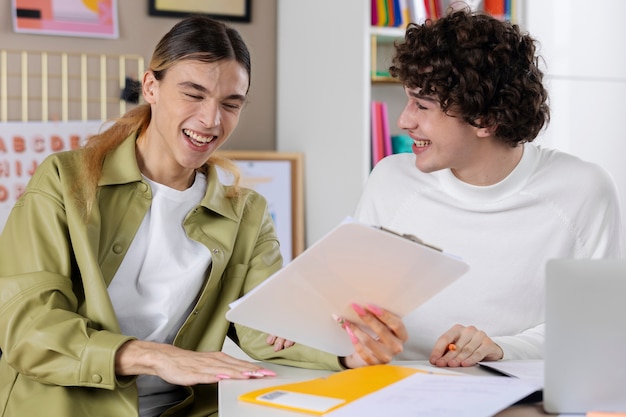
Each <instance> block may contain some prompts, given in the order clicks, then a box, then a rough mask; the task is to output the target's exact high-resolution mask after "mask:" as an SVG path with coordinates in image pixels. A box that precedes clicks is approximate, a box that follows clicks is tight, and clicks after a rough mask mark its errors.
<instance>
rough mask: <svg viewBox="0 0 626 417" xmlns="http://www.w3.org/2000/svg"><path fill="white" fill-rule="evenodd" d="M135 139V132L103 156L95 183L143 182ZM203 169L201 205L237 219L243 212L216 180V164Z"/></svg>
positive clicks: (101, 184)
mask: <svg viewBox="0 0 626 417" xmlns="http://www.w3.org/2000/svg"><path fill="white" fill-rule="evenodd" d="M136 141H137V132H134V133H132V134H131V135H130V136H128V137H127V138H126V139H125V140H124V141H123V142H122V143H121V144H120V145H119V146H118V147H117V148H115V149H113V150H112V151H111V152H110V153H109V154H107V155H106V157H105V158H104V162H103V164H102V174H101V176H100V180H99V181H98V186H107V185H119V184H128V183H132V182H139V181H143V177H142V175H141V171H140V170H139V166H138V165H137V155H136V151H135V142H136ZM202 171H203V172H204V173H205V174H206V176H207V189H206V193H205V195H204V198H203V199H202V201H201V202H200V205H201V206H203V207H206V208H207V209H208V210H211V211H213V212H215V213H217V214H220V215H222V216H224V217H228V218H229V219H232V220H237V219H239V218H240V217H241V214H242V213H240V211H241V208H239V209H238V207H239V205H237V204H235V202H236V200H237V197H235V198H229V197H227V196H226V186H224V184H222V183H221V182H220V181H219V178H218V174H217V169H216V168H215V166H213V165H209V166H204V167H203V168H202Z"/></svg>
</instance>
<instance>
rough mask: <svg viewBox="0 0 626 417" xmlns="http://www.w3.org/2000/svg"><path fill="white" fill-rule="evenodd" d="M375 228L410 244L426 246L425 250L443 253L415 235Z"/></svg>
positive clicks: (381, 227) (380, 227)
mask: <svg viewBox="0 0 626 417" xmlns="http://www.w3.org/2000/svg"><path fill="white" fill-rule="evenodd" d="M377 227H378V228H379V229H380V230H382V231H384V232H388V233H391V234H394V235H396V236H399V237H401V238H404V239H408V240H410V241H411V242H415V243H418V244H420V245H423V246H426V247H427V248H431V249H434V250H436V251H438V252H443V249H441V248H438V247H437V246H433V245H431V244H430V243H426V242H424V241H423V240H422V239H420V238H419V237H417V236H415V235H412V234H410V233H398V232H395V231H393V230H391V229H387V228H386V227H383V226H377Z"/></svg>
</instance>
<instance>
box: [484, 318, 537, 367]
mask: <svg viewBox="0 0 626 417" xmlns="http://www.w3.org/2000/svg"><path fill="white" fill-rule="evenodd" d="M544 334H545V325H544V324H540V325H538V326H535V327H533V328H530V329H528V330H525V331H524V332H522V333H520V334H517V335H514V336H497V337H492V339H493V341H494V342H495V343H497V344H498V345H499V346H500V347H501V348H502V351H503V352H504V357H503V358H502V359H542V358H543V349H544V340H545V336H544Z"/></svg>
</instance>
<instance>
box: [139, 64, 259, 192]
mask: <svg viewBox="0 0 626 417" xmlns="http://www.w3.org/2000/svg"><path fill="white" fill-rule="evenodd" d="M248 85H249V78H248V74H247V72H246V70H245V69H244V68H243V67H242V66H241V65H240V64H239V63H238V62H236V61H234V60H223V61H217V62H213V63H206V62H200V61H195V60H183V61H180V62H178V63H176V64H175V65H173V66H172V67H170V68H169V69H168V70H167V71H166V72H165V75H164V76H163V77H162V78H161V80H157V79H156V78H155V76H154V73H153V72H151V71H147V72H146V74H145V75H144V79H143V96H144V99H145V101H146V102H147V103H149V104H150V107H151V111H152V119H151V121H150V125H149V126H148V128H147V130H146V132H145V133H144V134H142V135H141V137H140V139H139V140H138V142H137V152H138V160H139V166H140V169H141V171H142V172H143V173H144V175H146V176H148V177H149V178H150V179H152V180H154V181H157V182H159V183H161V184H165V185H168V186H170V187H172V188H177V189H185V188H187V187H188V186H189V185H190V183H191V181H193V177H194V171H195V169H197V168H199V167H201V166H202V165H203V164H204V163H205V162H206V161H207V160H208V158H209V156H210V155H211V154H212V153H213V152H215V150H216V149H218V148H219V147H220V146H221V145H222V144H223V143H224V142H225V141H226V140H227V139H228V137H229V136H230V134H231V133H232V132H233V130H234V129H235V127H236V126H237V123H238V122H239V116H240V114H241V110H242V108H243V106H244V104H245V101H246V94H247V91H248Z"/></svg>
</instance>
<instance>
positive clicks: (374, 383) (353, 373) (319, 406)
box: [239, 365, 538, 417]
mask: <svg viewBox="0 0 626 417" xmlns="http://www.w3.org/2000/svg"><path fill="white" fill-rule="evenodd" d="M537 388H538V387H537V386H536V385H535V384H532V383H529V382H526V381H523V380H520V379H518V378H509V377H506V376H468V375H463V374H454V373H452V372H450V371H448V370H442V371H441V372H439V371H427V370H424V369H416V368H410V367H403V366H397V365H374V366H366V367H362V368H357V369H349V370H345V371H341V372H337V373H334V374H331V375H330V376H327V377H323V378H315V379H312V380H308V381H302V382H294V383H290V384H283V385H276V386H273V387H266V388H262V389H259V390H255V391H251V392H248V393H245V394H242V395H241V396H240V397H239V399H240V400H242V401H246V402H251V403H255V404H260V405H265V406H272V407H277V408H282V409H287V410H292V411H300V412H306V413H309V414H315V415H325V416H332V417H344V416H345V417H352V416H359V417H366V416H377V417H378V416H381V415H389V416H399V417H400V416H407V417H409V416H410V417H413V416H426V417H428V416H455V415H461V416H464V417H465V416H469V417H488V416H492V415H494V414H496V413H497V412H498V411H500V410H502V409H504V408H506V407H508V406H510V405H512V404H514V403H516V402H517V401H519V400H520V399H522V398H524V397H526V396H527V395H529V394H532V393H533V392H535V391H536V390H537Z"/></svg>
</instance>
